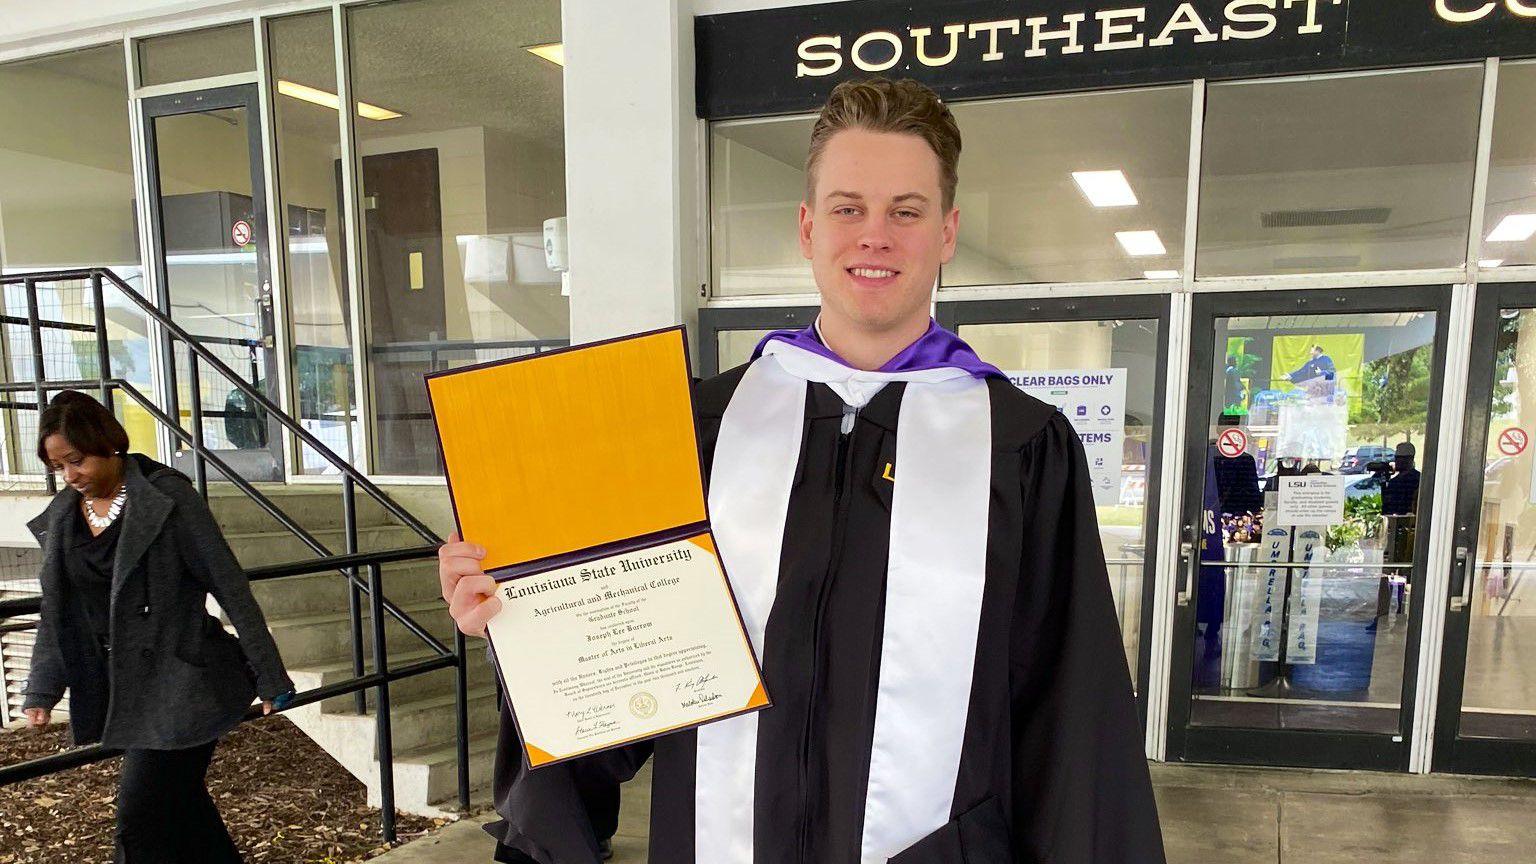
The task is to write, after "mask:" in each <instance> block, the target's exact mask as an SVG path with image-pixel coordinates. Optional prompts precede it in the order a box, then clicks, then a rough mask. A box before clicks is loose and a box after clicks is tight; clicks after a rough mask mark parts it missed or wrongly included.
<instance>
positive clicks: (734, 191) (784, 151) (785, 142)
mask: <svg viewBox="0 0 1536 864" xmlns="http://www.w3.org/2000/svg"><path fill="white" fill-rule="evenodd" d="M815 122H816V118H814V117H795V118H790V119H775V120H764V121H761V122H756V123H748V124H742V125H730V126H716V127H715V129H714V135H713V140H712V146H711V148H710V163H711V164H710V178H711V181H710V207H711V209H712V210H713V216H714V226H713V230H712V233H711V235H710V244H711V249H712V253H713V255H712V257H713V261H712V263H713V269H714V293H715V294H716V295H717V296H731V295H738V294H814V293H816V280H815V279H814V278H813V277H812V276H811V265H810V262H808V261H806V260H805V258H804V257H803V256H802V255H801V254H800V243H799V241H798V239H797V237H798V235H797V234H796V230H795V228H796V225H797V223H798V219H799V212H800V202H801V200H802V199H803V198H804V197H805V149H806V146H807V145H808V144H809V143H810V140H811V126H812V125H813V124H814V123H815ZM720 368H722V369H725V368H728V367H726V366H721V367H720Z"/></svg>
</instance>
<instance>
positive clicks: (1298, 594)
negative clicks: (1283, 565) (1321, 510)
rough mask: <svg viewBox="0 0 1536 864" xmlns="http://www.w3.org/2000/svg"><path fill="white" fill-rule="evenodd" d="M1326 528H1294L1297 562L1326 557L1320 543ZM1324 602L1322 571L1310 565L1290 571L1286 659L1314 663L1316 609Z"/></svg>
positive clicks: (1304, 562)
mask: <svg viewBox="0 0 1536 864" xmlns="http://www.w3.org/2000/svg"><path fill="white" fill-rule="evenodd" d="M1326 533H1327V529H1326V528H1319V527H1316V526H1311V527H1301V528H1297V529H1296V543H1295V548H1294V549H1293V550H1292V557H1293V558H1294V559H1295V560H1296V563H1298V564H1312V563H1313V562H1314V561H1317V562H1322V561H1326V560H1328V547H1326V546H1324V545H1323V538H1324V535H1325V534H1326ZM1322 603H1323V574H1322V573H1321V572H1316V571H1314V570H1313V569H1312V568H1311V567H1297V568H1295V569H1293V570H1292V571H1291V596H1290V603H1289V606H1290V616H1289V619H1288V627H1287V629H1286V639H1285V662H1287V663H1297V664H1311V663H1316V662H1317V622H1318V611H1319V608H1320V607H1321V606H1322Z"/></svg>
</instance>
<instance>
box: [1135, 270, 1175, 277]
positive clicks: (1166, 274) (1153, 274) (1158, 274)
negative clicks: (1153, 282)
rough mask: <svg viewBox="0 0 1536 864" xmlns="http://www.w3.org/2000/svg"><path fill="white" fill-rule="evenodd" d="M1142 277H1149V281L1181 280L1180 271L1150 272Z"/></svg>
mask: <svg viewBox="0 0 1536 864" xmlns="http://www.w3.org/2000/svg"><path fill="white" fill-rule="evenodd" d="M1142 275H1143V276H1145V277H1147V278H1148V279H1177V278H1179V271H1177V270H1148V271H1146V272H1145V273H1143V274H1142Z"/></svg>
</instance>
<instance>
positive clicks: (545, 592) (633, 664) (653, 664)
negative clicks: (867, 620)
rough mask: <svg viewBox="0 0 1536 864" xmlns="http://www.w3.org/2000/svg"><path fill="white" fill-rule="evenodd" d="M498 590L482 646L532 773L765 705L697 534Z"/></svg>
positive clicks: (717, 573) (712, 558) (711, 556)
mask: <svg viewBox="0 0 1536 864" xmlns="http://www.w3.org/2000/svg"><path fill="white" fill-rule="evenodd" d="M499 592H500V596H501V602H502V607H501V612H500V613H498V614H497V615H496V617H495V618H492V619H491V623H490V627H489V632H490V638H491V643H492V645H493V646H496V647H495V648H494V649H493V650H494V651H495V652H496V658H497V668H498V671H499V672H500V674H501V680H502V685H503V686H504V687H505V688H506V692H507V696H508V697H509V698H510V699H511V701H512V704H513V705H516V706H518V707H517V722H518V726H519V729H520V731H521V732H522V735H523V740H524V747H525V749H526V750H527V754H528V762H529V765H531V766H534V767H537V766H539V765H543V764H547V763H550V762H555V761H558V760H560V759H565V758H569V757H571V756H576V755H580V754H582V753H588V752H591V751H593V750H597V749H601V748H604V747H611V746H614V745H617V744H622V743H625V742H629V741H638V740H641V739H645V738H650V737H653V736H656V735H660V734H663V733H666V732H670V731H673V730H676V729H684V728H688V727H692V726H697V725H699V724H701V723H705V722H708V721H710V720H714V719H719V718H723V717H729V716H732V715H735V714H739V713H741V712H743V711H747V710H752V709H754V708H760V707H763V706H765V705H767V704H768V699H767V695H766V694H765V693H764V691H763V687H762V683H761V681H760V680H759V678H758V675H757V667H756V662H755V660H754V658H753V655H752V650H751V647H750V646H749V645H748V644H747V639H746V636H745V634H744V633H743V631H742V629H741V627H740V625H739V622H738V620H737V619H736V616H734V615H732V614H728V613H727V614H721V612H722V610H729V609H731V608H732V607H733V604H732V600H731V595H730V586H729V583H727V582H726V578H725V571H724V570H722V569H721V567H720V561H719V558H718V557H717V556H716V554H715V550H714V544H713V542H712V541H711V539H710V537H709V535H707V534H703V535H699V536H696V537H690V538H688V539H685V540H678V541H673V542H669V543H662V544H660V545H657V546H651V547H648V548H644V549H638V550H635V551H633V552H629V553H625V554H621V555H614V556H611V557H606V558H598V559H595V560H592V561H587V562H584V563H582V564H575V565H571V566H569V567H562V568H560V569H558V570H550V571H547V572H544V573H540V574H538V575H537V576H529V577H526V578H523V579H517V580H513V581H510V582H503V583H502V584H501V586H500V588H499ZM504 652H505V653H504Z"/></svg>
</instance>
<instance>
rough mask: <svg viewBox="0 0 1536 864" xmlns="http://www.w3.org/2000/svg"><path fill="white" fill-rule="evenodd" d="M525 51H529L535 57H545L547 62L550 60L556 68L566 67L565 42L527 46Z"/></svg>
mask: <svg viewBox="0 0 1536 864" xmlns="http://www.w3.org/2000/svg"><path fill="white" fill-rule="evenodd" d="M523 50H524V51H527V52H528V53H529V54H532V55H534V56H535V57H543V58H544V59H545V60H548V61H549V62H551V63H553V64H555V65H556V66H562V67H563V66H564V65H565V43H564V42H546V43H545V44H543V45H526V46H524V47H523Z"/></svg>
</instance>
